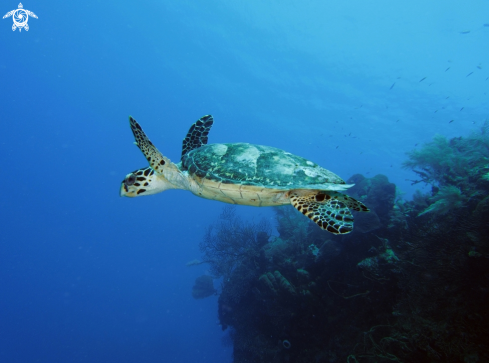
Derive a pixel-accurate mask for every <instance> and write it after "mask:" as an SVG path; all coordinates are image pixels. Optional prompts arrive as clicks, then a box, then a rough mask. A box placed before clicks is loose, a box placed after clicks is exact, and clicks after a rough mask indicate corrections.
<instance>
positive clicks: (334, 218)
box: [289, 190, 368, 234]
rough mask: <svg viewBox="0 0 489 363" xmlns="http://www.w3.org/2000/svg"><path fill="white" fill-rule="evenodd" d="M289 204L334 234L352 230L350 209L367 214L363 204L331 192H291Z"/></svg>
mask: <svg viewBox="0 0 489 363" xmlns="http://www.w3.org/2000/svg"><path fill="white" fill-rule="evenodd" d="M289 196H290V202H291V204H292V205H293V206H294V207H295V208H296V209H297V210H298V211H299V212H301V213H302V214H304V215H305V216H306V217H308V218H309V219H311V220H312V221H314V223H316V224H317V225H318V226H319V227H321V228H322V229H324V230H326V231H328V232H331V233H334V234H346V233H350V232H351V231H352V230H353V215H352V214H351V212H350V209H349V208H348V207H350V208H352V209H354V210H358V211H363V212H368V208H367V207H366V206H365V205H363V203H361V202H359V201H357V200H355V199H353V198H351V197H349V196H347V195H344V194H341V193H338V192H333V191H305V190H304V191H293V192H291V193H290V195H289Z"/></svg>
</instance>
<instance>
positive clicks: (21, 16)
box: [3, 3, 37, 32]
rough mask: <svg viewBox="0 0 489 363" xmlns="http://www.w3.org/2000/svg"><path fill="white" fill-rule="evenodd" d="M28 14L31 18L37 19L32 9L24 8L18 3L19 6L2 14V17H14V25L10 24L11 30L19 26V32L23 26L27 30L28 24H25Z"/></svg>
mask: <svg viewBox="0 0 489 363" xmlns="http://www.w3.org/2000/svg"><path fill="white" fill-rule="evenodd" d="M29 15H30V16H32V17H33V18H36V19H37V15H36V14H34V13H33V12H32V11H29V10H25V9H24V6H22V3H19V8H18V9H15V10H12V11H9V12H8V13H7V14H5V15H4V16H3V18H4V19H5V18H8V17H10V16H11V17H12V19H14V25H12V30H13V31H15V29H17V28H19V32H20V31H21V30H22V28H24V29H25V30H26V31H28V30H29V25H27V21H28V20H29Z"/></svg>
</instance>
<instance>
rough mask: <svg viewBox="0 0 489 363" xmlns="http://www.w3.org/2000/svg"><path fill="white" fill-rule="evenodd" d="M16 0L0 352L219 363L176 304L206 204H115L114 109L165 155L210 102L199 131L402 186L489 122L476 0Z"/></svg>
mask: <svg viewBox="0 0 489 363" xmlns="http://www.w3.org/2000/svg"><path fill="white" fill-rule="evenodd" d="M22 4H23V7H24V9H28V10H30V11H32V12H33V13H35V14H36V15H37V16H38V18H37V19H36V18H33V17H32V16H31V17H29V20H28V24H29V30H28V31H26V30H25V29H22V30H21V31H19V30H18V29H17V30H15V31H12V24H13V20H12V17H8V18H5V19H2V20H1V21H0V86H1V88H0V92H1V97H0V130H1V131H0V135H1V137H0V165H1V170H2V171H3V177H2V178H0V187H1V189H0V190H1V193H0V216H1V219H0V228H1V230H0V362H9V363H10V362H104V363H107V362H231V360H232V347H230V346H229V345H227V344H223V341H225V340H226V335H227V333H223V332H222V331H221V327H220V326H219V325H218V321H217V297H210V298H208V299H204V300H194V299H193V298H192V296H191V288H192V285H193V282H194V280H195V278H196V277H198V276H199V275H201V274H202V273H204V272H205V271H206V267H205V265H202V266H197V267H192V268H189V267H186V266H185V263H186V262H188V261H190V260H193V259H194V258H199V256H200V252H199V248H198V244H199V242H200V241H201V239H202V236H203V234H204V231H205V229H206V227H207V226H208V225H209V223H212V222H213V221H214V220H215V219H216V218H217V216H218V215H219V214H220V212H221V210H222V207H223V205H222V204H220V203H217V202H212V201H207V200H204V199H198V198H196V197H194V196H193V195H191V194H190V193H188V192H183V191H168V192H165V193H164V194H161V195H157V196H153V197H148V198H137V199H128V198H120V197H119V195H118V192H119V186H120V182H121V181H122V179H123V178H124V176H125V175H126V174H127V173H129V172H131V171H133V170H135V169H138V168H140V167H144V166H146V160H145V159H144V157H143V155H142V154H141V152H140V151H139V150H138V149H137V148H136V147H135V146H134V145H132V143H133V137H132V134H131V131H130V129H129V125H128V115H132V116H133V117H135V118H136V119H137V120H138V121H139V122H140V123H141V124H142V125H143V127H144V129H145V131H146V132H147V133H148V135H149V137H150V138H151V139H152V141H153V142H154V143H155V144H156V145H157V146H158V148H159V149H160V150H161V151H162V152H163V153H164V154H165V155H166V156H168V157H169V158H170V159H172V160H173V161H177V160H178V159H179V157H180V151H181V150H180V149H181V141H182V138H183V137H184V136H185V134H186V132H187V130H188V128H189V126H190V125H191V124H192V123H193V122H194V121H196V120H197V119H198V118H199V117H201V116H203V115H205V114H212V115H213V116H214V119H215V125H214V127H213V130H212V132H211V134H210V140H209V142H211V143H212V142H250V143H255V144H264V145H270V146H274V147H278V148H282V149H285V150H287V151H289V152H292V153H294V154H297V155H300V156H303V157H305V158H307V159H310V160H313V161H314V162H316V163H318V164H320V165H322V166H324V167H326V168H327V169H330V170H332V171H334V172H335V173H337V174H338V175H340V176H341V177H343V178H344V179H347V178H348V177H350V176H351V175H353V174H355V173H362V174H364V175H366V176H373V175H375V174H379V173H382V174H385V175H387V176H388V177H389V180H390V181H392V182H394V183H396V185H397V186H398V188H400V190H402V191H403V192H405V193H406V196H407V197H408V196H409V195H410V194H412V192H413V191H414V187H413V186H411V183H410V182H409V181H408V180H406V179H413V178H414V176H413V175H412V173H411V172H410V171H407V170H404V169H402V167H401V164H402V162H403V161H404V160H405V158H406V157H405V153H406V152H407V151H409V150H412V149H413V148H415V147H417V146H418V147H419V145H421V144H422V143H424V142H428V141H430V140H431V139H432V138H433V136H434V135H436V134H442V135H445V136H447V137H454V136H461V135H466V134H467V133H469V132H470V131H471V130H473V129H475V128H477V127H478V126H480V125H481V124H482V123H483V122H484V120H485V119H486V118H487V117H488V115H489V98H488V94H487V93H488V91H489V80H488V79H489V63H488V59H489V47H488V44H489V43H488V40H489V15H488V14H489V3H488V2H487V1H472V2H470V3H468V4H467V3H464V4H462V3H460V2H457V1H443V2H442V1H433V2H428V3H427V2H425V1H411V2H391V1H373V2H364V1H349V2H332V1H317V0H313V1H312V0H311V1H268V2H258V1H235V2H226V1H219V0H209V1H205V2H197V1H185V0H182V1H178V2H169V1H140V2H137V3H136V2H120V1H119V2H115V1H105V2H99V1H97V2H95V1H88V2H84V3H73V2H66V1H65V2H61V1H29V2H24V3H22ZM1 7H2V9H0V13H2V12H3V13H2V15H3V14H6V13H8V12H9V11H11V10H13V9H16V8H17V7H18V4H17V3H16V2H9V1H2V2H1ZM239 211H240V213H241V214H242V215H243V216H245V217H247V218H260V217H263V216H264V217H266V218H270V219H272V218H273V214H272V213H271V211H270V210H269V209H259V208H251V207H240V210H239Z"/></svg>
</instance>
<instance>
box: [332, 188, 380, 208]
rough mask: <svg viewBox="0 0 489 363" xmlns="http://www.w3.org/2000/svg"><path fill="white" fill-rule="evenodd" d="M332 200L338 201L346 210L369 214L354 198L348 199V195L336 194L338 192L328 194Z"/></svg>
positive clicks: (364, 206) (363, 205)
mask: <svg viewBox="0 0 489 363" xmlns="http://www.w3.org/2000/svg"><path fill="white" fill-rule="evenodd" d="M328 194H329V195H331V196H332V197H333V198H336V199H338V200H339V201H340V202H342V203H344V204H345V205H346V206H347V207H348V208H351V209H353V210H354V211H357V212H370V209H368V208H367V206H366V205H365V204H363V203H362V202H359V201H358V200H356V199H355V198H352V197H349V196H348V195H345V194H342V193H338V192H328Z"/></svg>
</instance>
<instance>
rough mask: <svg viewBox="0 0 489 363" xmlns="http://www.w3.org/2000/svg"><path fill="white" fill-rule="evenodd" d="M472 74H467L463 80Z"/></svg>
mask: <svg viewBox="0 0 489 363" xmlns="http://www.w3.org/2000/svg"><path fill="white" fill-rule="evenodd" d="M472 73H474V72H470V73H469V74H467V75H466V76H465V78H467V77H468V76H470V75H471V74H472Z"/></svg>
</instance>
